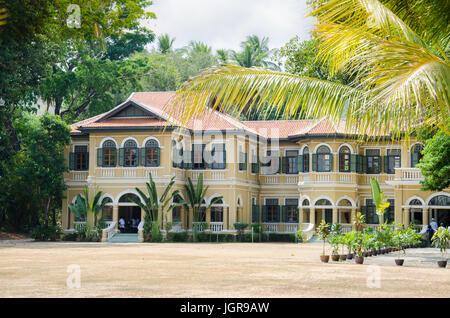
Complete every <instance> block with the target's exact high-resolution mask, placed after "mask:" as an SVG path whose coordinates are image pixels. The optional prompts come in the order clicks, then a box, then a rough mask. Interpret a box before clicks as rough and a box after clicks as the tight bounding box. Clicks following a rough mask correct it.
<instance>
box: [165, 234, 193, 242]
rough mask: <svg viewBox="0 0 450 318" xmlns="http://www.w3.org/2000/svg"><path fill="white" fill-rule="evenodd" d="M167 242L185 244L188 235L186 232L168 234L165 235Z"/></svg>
mask: <svg viewBox="0 0 450 318" xmlns="http://www.w3.org/2000/svg"><path fill="white" fill-rule="evenodd" d="M167 237H168V240H169V241H173V242H187V241H188V240H189V235H188V233H187V232H172V233H171V232H169V234H167Z"/></svg>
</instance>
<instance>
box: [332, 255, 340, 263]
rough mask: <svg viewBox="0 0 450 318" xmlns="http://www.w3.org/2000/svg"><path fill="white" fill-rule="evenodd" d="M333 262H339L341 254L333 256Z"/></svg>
mask: <svg viewBox="0 0 450 318" xmlns="http://www.w3.org/2000/svg"><path fill="white" fill-rule="evenodd" d="M331 260H333V261H334V262H338V261H339V254H333V255H331Z"/></svg>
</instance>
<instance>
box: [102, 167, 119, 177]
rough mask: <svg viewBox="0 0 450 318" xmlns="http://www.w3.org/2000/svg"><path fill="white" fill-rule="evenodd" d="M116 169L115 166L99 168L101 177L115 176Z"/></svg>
mask: <svg viewBox="0 0 450 318" xmlns="http://www.w3.org/2000/svg"><path fill="white" fill-rule="evenodd" d="M116 170H117V169H116V168H101V175H102V177H115V176H116Z"/></svg>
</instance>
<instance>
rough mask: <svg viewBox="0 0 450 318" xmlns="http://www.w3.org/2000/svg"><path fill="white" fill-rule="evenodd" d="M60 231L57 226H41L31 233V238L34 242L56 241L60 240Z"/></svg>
mask: <svg viewBox="0 0 450 318" xmlns="http://www.w3.org/2000/svg"><path fill="white" fill-rule="evenodd" d="M61 235H62V230H61V228H60V227H59V226H53V225H48V226H41V227H38V228H36V229H34V230H33V232H31V238H34V239H35V240H36V241H49V240H50V241H56V240H58V239H60V238H61Z"/></svg>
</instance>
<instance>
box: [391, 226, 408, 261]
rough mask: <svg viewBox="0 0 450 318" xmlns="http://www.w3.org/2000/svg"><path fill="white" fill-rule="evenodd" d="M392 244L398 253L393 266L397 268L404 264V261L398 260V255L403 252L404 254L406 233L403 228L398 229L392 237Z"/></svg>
mask: <svg viewBox="0 0 450 318" xmlns="http://www.w3.org/2000/svg"><path fill="white" fill-rule="evenodd" d="M392 241H393V244H394V246H395V249H396V250H397V251H398V258H397V259H396V260H395V264H396V265H398V266H402V265H403V263H404V261H405V260H404V259H402V258H400V253H401V252H403V254H405V249H404V246H405V242H406V233H405V230H403V228H401V227H399V228H398V229H397V230H396V231H395V232H394V235H393V237H392Z"/></svg>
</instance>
